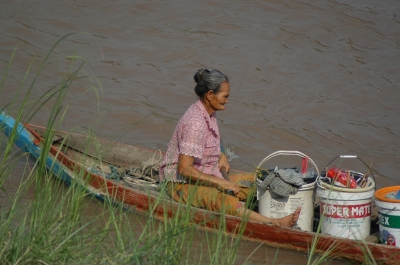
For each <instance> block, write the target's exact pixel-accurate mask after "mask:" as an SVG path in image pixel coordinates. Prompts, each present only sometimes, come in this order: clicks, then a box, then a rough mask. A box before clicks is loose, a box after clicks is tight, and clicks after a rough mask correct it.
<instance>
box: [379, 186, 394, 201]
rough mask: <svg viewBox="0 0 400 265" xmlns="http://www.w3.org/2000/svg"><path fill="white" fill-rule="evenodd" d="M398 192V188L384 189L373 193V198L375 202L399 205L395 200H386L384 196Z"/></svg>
mask: <svg viewBox="0 0 400 265" xmlns="http://www.w3.org/2000/svg"><path fill="white" fill-rule="evenodd" d="M399 190H400V186H391V187H386V188H382V189H379V190H377V191H376V192H375V198H376V199H377V200H380V201H384V202H396V203H400V200H396V199H390V198H386V196H387V195H388V194H389V193H392V192H397V191H399Z"/></svg>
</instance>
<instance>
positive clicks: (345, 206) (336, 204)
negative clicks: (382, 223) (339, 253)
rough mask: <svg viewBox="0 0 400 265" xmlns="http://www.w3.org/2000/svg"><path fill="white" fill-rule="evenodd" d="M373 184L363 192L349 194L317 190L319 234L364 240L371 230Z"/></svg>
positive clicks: (319, 188)
mask: <svg viewBox="0 0 400 265" xmlns="http://www.w3.org/2000/svg"><path fill="white" fill-rule="evenodd" d="M374 187H375V183H374V182H373V184H371V185H370V186H369V187H368V188H367V189H365V191H363V192H359V191H354V192H350V191H351V190H352V189H344V190H349V192H345V191H337V190H332V189H323V188H321V187H318V188H317V197H319V198H320V214H321V219H320V222H322V223H321V233H323V234H329V235H332V236H337V237H342V238H349V239H358V240H360V239H364V238H366V237H367V236H369V234H370V229H371V204H372V197H373V196H374V192H375V190H374Z"/></svg>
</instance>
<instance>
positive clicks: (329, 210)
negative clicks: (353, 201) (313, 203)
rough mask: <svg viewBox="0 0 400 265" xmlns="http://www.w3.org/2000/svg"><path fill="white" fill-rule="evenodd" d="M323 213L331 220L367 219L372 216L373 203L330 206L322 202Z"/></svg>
mask: <svg viewBox="0 0 400 265" xmlns="http://www.w3.org/2000/svg"><path fill="white" fill-rule="evenodd" d="M320 205H321V208H320V210H321V213H323V214H324V216H325V217H330V218H365V217H369V216H371V203H365V204H357V205H340V204H328V203H324V202H321V204H320Z"/></svg>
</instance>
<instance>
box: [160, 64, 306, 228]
mask: <svg viewBox="0 0 400 265" xmlns="http://www.w3.org/2000/svg"><path fill="white" fill-rule="evenodd" d="M194 80H195V82H196V83H197V85H196V87H195V88H194V91H195V92H196V94H197V96H198V97H199V100H198V101H197V102H195V103H194V104H193V105H192V106H190V107H189V109H188V110H187V111H186V113H185V114H184V115H183V117H182V118H181V119H180V120H179V122H178V125H177V126H176V128H175V131H174V133H173V135H172V139H171V141H170V143H169V144H168V149H167V152H166V154H165V156H164V159H163V162H162V163H161V166H160V178H161V180H166V181H168V183H167V192H168V194H169V195H170V196H171V197H172V198H173V199H174V200H176V201H182V202H184V203H190V204H191V205H192V206H195V207H200V208H203V209H207V210H210V211H216V212H225V213H227V214H230V215H236V216H245V215H247V216H248V217H249V219H250V220H254V221H260V222H265V223H273V224H276V225H281V226H293V225H294V224H295V223H296V222H297V219H298V217H299V214H300V208H298V209H297V210H296V211H295V212H294V213H292V214H290V215H288V216H286V217H283V218H279V219H275V218H269V217H266V216H263V215H261V214H259V213H257V212H254V211H251V210H249V209H247V208H246V207H245V206H244V204H243V203H241V202H240V201H244V200H246V197H247V195H248V194H252V193H251V192H250V189H249V188H245V187H240V186H239V185H238V184H237V183H238V182H235V181H231V180H238V179H241V178H243V177H241V176H233V177H230V180H227V179H224V177H223V175H222V174H221V171H220V169H221V168H222V167H224V168H225V169H226V170H227V171H229V169H230V168H229V164H228V160H227V159H226V157H225V155H224V154H223V153H222V152H221V149H220V135H219V130H218V124H217V118H216V111H219V110H224V109H225V105H226V103H228V97H229V94H230V87H229V82H228V78H227V77H226V76H225V75H224V74H223V73H221V72H220V71H218V70H214V69H213V70H208V69H200V70H198V71H197V73H196V74H195V76H194ZM251 178H254V177H253V176H251ZM228 190H230V191H232V192H233V194H232V195H228V194H227V193H226V191H228Z"/></svg>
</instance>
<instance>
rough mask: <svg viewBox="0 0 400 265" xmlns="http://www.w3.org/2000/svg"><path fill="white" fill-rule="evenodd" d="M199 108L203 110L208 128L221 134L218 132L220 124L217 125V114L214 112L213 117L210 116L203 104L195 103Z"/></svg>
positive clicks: (198, 101)
mask: <svg viewBox="0 0 400 265" xmlns="http://www.w3.org/2000/svg"><path fill="white" fill-rule="evenodd" d="M195 104H196V105H197V106H198V108H199V109H200V110H201V112H202V114H203V116H204V119H205V120H206V122H207V124H208V127H209V128H210V129H212V130H213V131H214V132H215V133H216V134H219V131H218V124H217V113H216V111H214V112H213V113H212V114H211V115H209V114H208V112H207V110H206V108H205V107H204V105H203V103H202V102H201V101H200V99H199V100H197V101H196V103H195Z"/></svg>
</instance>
